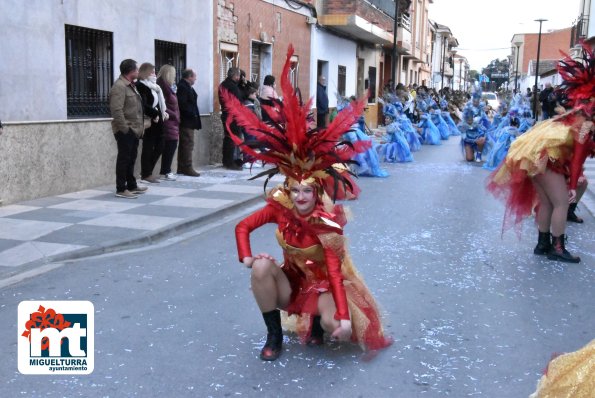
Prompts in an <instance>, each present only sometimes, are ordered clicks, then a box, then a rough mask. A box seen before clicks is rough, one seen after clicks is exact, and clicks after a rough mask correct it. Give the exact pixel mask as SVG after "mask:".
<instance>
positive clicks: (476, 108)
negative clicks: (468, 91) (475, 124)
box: [465, 91, 491, 130]
mask: <svg viewBox="0 0 595 398" xmlns="http://www.w3.org/2000/svg"><path fill="white" fill-rule="evenodd" d="M467 108H469V109H471V110H472V111H473V118H477V117H479V118H480V119H479V121H480V123H481V125H482V126H483V128H484V129H486V130H487V129H489V128H490V126H491V123H490V119H489V118H488V115H486V112H485V103H484V102H482V101H481V91H476V92H474V93H473V95H472V96H471V101H469V102H467V104H465V109H467Z"/></svg>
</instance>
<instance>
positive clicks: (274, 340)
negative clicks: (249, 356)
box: [260, 310, 283, 361]
mask: <svg viewBox="0 0 595 398" xmlns="http://www.w3.org/2000/svg"><path fill="white" fill-rule="evenodd" d="M262 317H263V318H264V323H265V324H266V325H267V341H266V343H264V347H262V350H260V359H262V360H263V361H274V360H275V359H277V358H279V355H281V349H282V345H283V329H281V312H280V311H279V310H273V311H269V312H263V313H262Z"/></svg>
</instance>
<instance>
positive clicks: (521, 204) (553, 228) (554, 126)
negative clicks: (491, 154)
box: [488, 46, 595, 263]
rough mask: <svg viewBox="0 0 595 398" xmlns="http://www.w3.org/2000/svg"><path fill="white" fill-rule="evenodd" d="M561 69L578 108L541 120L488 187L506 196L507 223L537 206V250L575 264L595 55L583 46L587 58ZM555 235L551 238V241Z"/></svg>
mask: <svg viewBox="0 0 595 398" xmlns="http://www.w3.org/2000/svg"><path fill="white" fill-rule="evenodd" d="M558 72H559V73H560V75H561V76H562V79H563V83H562V85H561V87H560V89H561V90H563V91H565V93H566V95H567V97H568V100H569V104H568V105H570V106H571V107H572V109H571V110H569V111H567V112H565V113H563V114H561V115H558V116H556V117H554V118H552V119H548V120H545V121H543V122H540V123H538V124H536V125H535V126H534V127H533V128H532V129H531V130H529V131H528V132H526V133H525V134H523V135H521V136H520V137H519V138H517V139H516V140H515V141H514V142H513V143H512V145H511V146H510V150H509V152H508V155H507V156H506V158H505V159H504V162H502V164H501V166H500V167H499V168H498V169H496V170H495V171H494V173H493V174H492V175H490V179H489V182H488V190H489V191H490V192H492V193H493V194H494V195H495V196H497V197H502V198H504V199H505V200H506V213H505V216H504V217H505V218H504V227H505V228H506V227H508V226H510V225H511V224H512V223H514V224H516V225H520V222H521V221H522V219H523V218H525V217H527V216H529V215H531V213H532V211H533V210H536V211H537V215H536V218H537V227H538V229H539V238H538V243H537V246H536V247H535V249H534V251H533V252H534V253H535V254H538V255H547V258H548V259H550V260H557V261H563V262H570V263H578V262H580V258H579V257H577V256H573V255H572V254H570V253H569V252H568V251H567V250H566V248H565V230H566V218H567V214H568V206H569V203H575V202H576V199H577V183H578V182H579V179H584V177H583V176H582V173H583V164H584V162H585V159H586V158H587V156H589V155H590V156H594V155H595V144H594V142H593V134H594V129H593V111H594V110H595V57H594V55H593V51H592V50H591V49H590V48H588V47H586V46H583V49H582V57H581V58H578V59H576V60H575V59H572V58H570V57H568V56H567V57H566V58H564V59H563V60H561V61H560V64H559V66H558ZM550 236H551V240H550Z"/></svg>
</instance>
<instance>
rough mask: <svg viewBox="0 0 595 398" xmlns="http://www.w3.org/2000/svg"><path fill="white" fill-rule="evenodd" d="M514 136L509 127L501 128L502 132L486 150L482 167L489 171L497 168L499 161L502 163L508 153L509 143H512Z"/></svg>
mask: <svg viewBox="0 0 595 398" xmlns="http://www.w3.org/2000/svg"><path fill="white" fill-rule="evenodd" d="M515 138H516V136H515V135H514V134H510V129H506V128H505V129H503V131H502V133H501V134H500V135H499V137H498V140H497V141H496V142H495V143H494V145H493V146H492V148H491V150H490V151H489V152H488V155H487V157H486V162H485V164H484V165H483V168H484V169H486V170H491V171H493V170H496V168H498V166H499V165H500V163H502V161H503V160H504V158H505V157H506V155H507V154H508V150H509V149H510V144H512V142H513V141H514V140H515Z"/></svg>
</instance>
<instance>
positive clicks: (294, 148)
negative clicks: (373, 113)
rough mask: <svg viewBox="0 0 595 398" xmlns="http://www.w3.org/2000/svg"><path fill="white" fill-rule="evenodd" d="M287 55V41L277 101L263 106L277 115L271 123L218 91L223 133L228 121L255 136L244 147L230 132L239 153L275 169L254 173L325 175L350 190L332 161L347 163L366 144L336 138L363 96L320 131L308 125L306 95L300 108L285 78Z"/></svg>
mask: <svg viewBox="0 0 595 398" xmlns="http://www.w3.org/2000/svg"><path fill="white" fill-rule="evenodd" d="M293 53H294V50H293V46H292V45H289V48H288V50H287V58H286V60H285V65H284V66H283V72H282V75H281V90H282V93H283V102H279V103H278V104H275V107H274V109H273V107H266V106H265V105H263V108H264V109H265V111H268V112H271V113H272V112H275V113H277V117H276V118H275V120H274V121H273V122H272V123H270V124H267V123H264V122H263V121H261V120H259V119H258V117H257V116H256V115H255V114H254V113H253V112H252V111H250V110H249V109H248V108H246V107H245V106H243V105H242V104H241V103H240V101H239V100H238V99H237V98H236V97H235V96H234V95H233V94H231V93H229V92H228V91H227V90H224V89H223V90H222V92H221V96H222V98H223V100H224V101H223V102H224V103H225V105H226V111H227V112H228V114H229V118H228V120H227V128H228V131H231V129H230V127H231V125H232V123H235V124H236V125H238V126H240V127H241V128H243V129H244V131H245V132H246V133H248V134H250V135H252V136H253V137H254V138H255V139H256V141H257V145H256V147H258V148H259V150H256V149H254V145H248V144H247V143H245V142H244V140H243V139H242V138H240V137H237V136H234V135H233V134H232V135H231V139H232V140H233V141H234V142H235V144H236V145H239V146H240V147H241V149H242V150H243V151H244V152H246V153H247V154H249V155H251V157H252V159H253V160H252V161H255V160H261V161H263V162H264V163H268V164H272V165H275V166H276V169H272V170H271V171H270V173H269V172H268V171H267V172H264V173H261V174H260V175H267V174H268V175H269V177H270V176H271V175H272V174H273V173H274V172H275V171H277V170H278V171H279V172H281V173H282V174H284V175H285V176H287V177H291V178H293V179H295V180H297V181H302V180H305V179H307V178H309V177H312V176H315V177H316V178H317V179H318V180H319V181H320V180H322V179H324V178H325V177H327V176H331V177H333V178H335V179H337V180H339V182H342V183H343V186H344V188H345V187H346V186H347V189H351V188H350V187H352V182H351V180H350V179H348V178H347V177H346V176H344V175H343V176H342V175H341V173H338V172H337V171H336V170H334V168H333V165H334V164H337V163H342V164H344V165H347V164H348V163H351V162H352V160H351V159H352V158H353V156H354V155H355V154H356V153H359V152H363V151H365V150H366V149H368V148H369V145H370V143H369V142H364V141H362V142H357V143H354V144H351V143H348V142H341V136H342V135H343V134H344V133H345V132H347V131H348V130H349V129H350V128H351V126H352V125H353V124H354V123H355V122H356V121H357V119H358V117H359V115H361V113H362V112H363V109H364V106H365V98H362V99H360V100H359V101H355V102H353V103H352V104H351V105H350V106H349V107H347V108H346V109H344V110H343V111H341V112H339V114H338V115H337V117H336V118H335V119H334V120H333V122H332V123H331V124H330V125H329V126H328V127H327V128H326V129H316V128H315V129H311V128H310V127H309V120H308V115H309V113H310V106H311V104H312V99H310V100H309V101H308V102H307V103H306V104H305V105H303V106H300V104H299V100H298V97H297V95H296V94H295V91H294V89H293V87H292V86H291V83H290V80H289V68H290V66H291V56H292V55H293ZM320 172H322V173H320ZM321 174H324V175H325V177H321ZM260 175H259V176H260ZM257 177H258V176H257ZM348 180H349V181H348ZM353 188H355V187H353Z"/></svg>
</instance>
